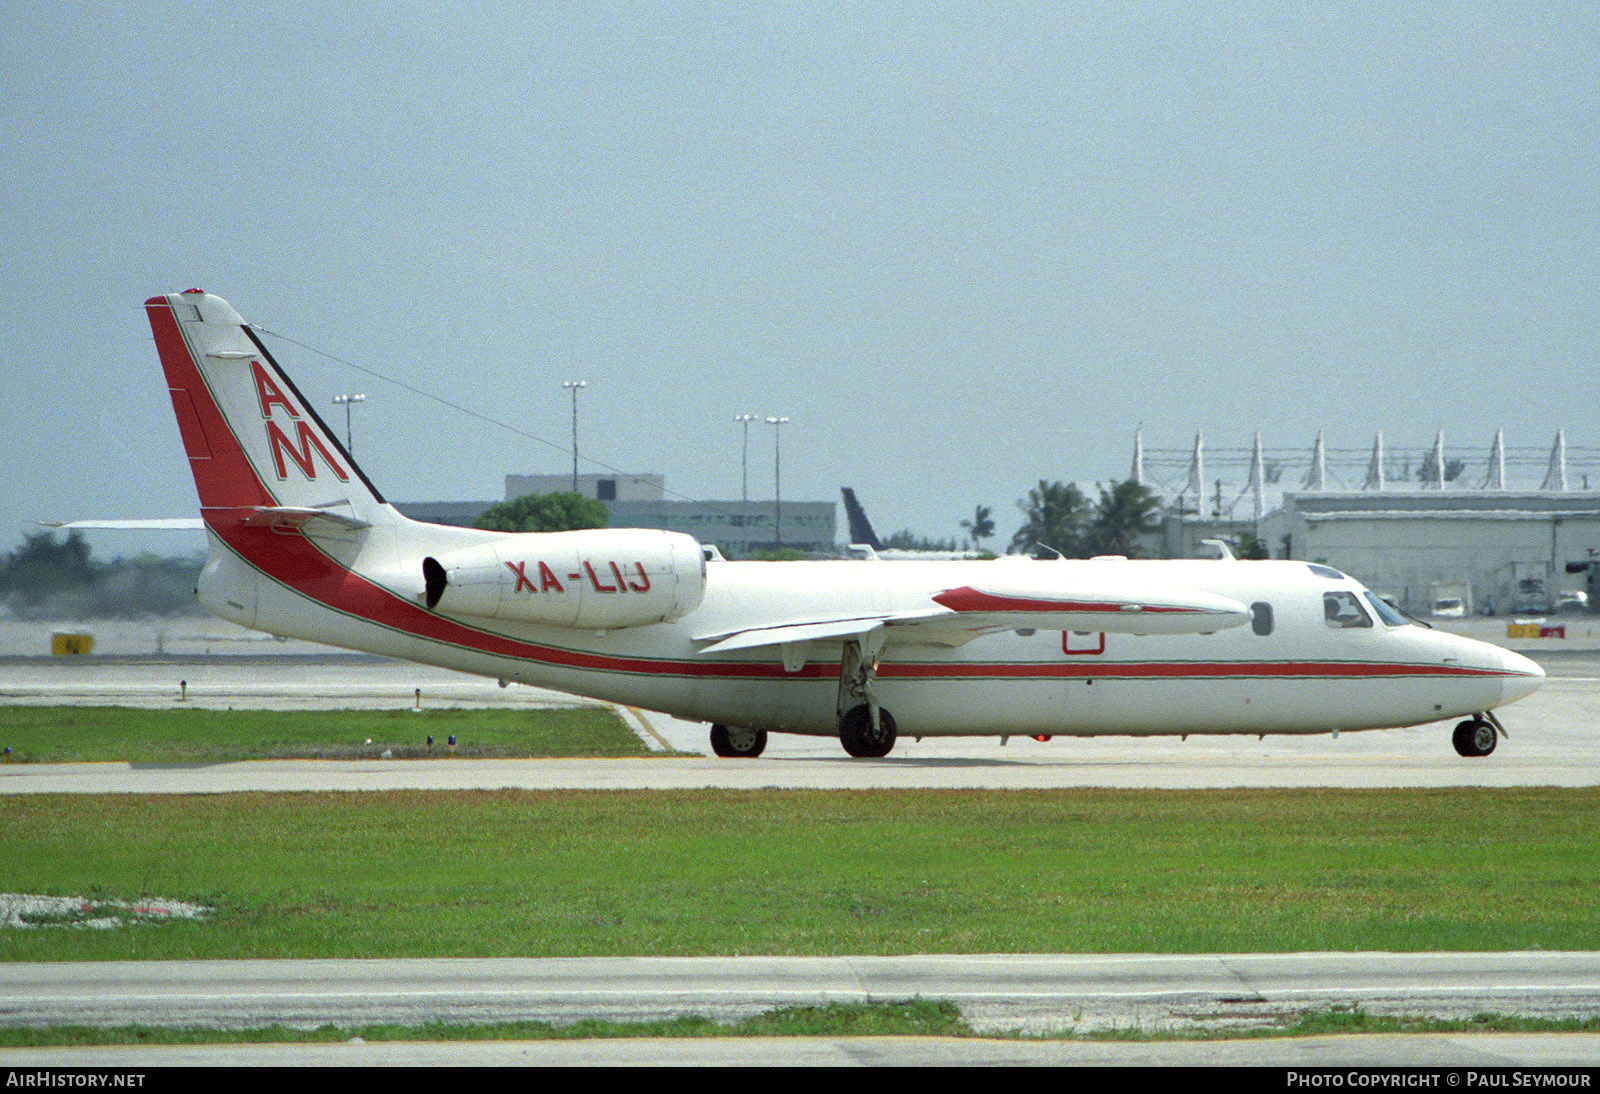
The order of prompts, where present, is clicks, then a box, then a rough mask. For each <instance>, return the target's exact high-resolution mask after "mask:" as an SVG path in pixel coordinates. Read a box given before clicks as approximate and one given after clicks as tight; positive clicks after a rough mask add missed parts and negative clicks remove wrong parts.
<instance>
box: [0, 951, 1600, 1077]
mask: <svg viewBox="0 0 1600 1094" xmlns="http://www.w3.org/2000/svg"><path fill="white" fill-rule="evenodd" d="M918 995H920V996H922V997H924V998H938V999H949V1000H952V1001H954V1002H955V1003H957V1004H958V1005H959V1006H960V1008H961V1011H962V1014H963V1015H964V1016H965V1017H966V1018H967V1020H968V1022H969V1023H970V1024H971V1025H972V1026H973V1027H974V1028H975V1029H977V1030H979V1031H980V1032H984V1033H989V1034H1005V1033H1022V1034H1048V1033H1059V1032H1085V1031H1092V1030H1096V1029H1108V1028H1123V1029H1126V1028H1134V1027H1137V1028H1141V1029H1145V1030H1161V1029H1174V1028H1183V1029H1187V1030H1195V1029H1199V1030H1213V1031H1218V1030H1222V1029H1240V1028H1270V1027H1271V1026H1273V1025H1276V1024H1279V1023H1280V1022H1281V1020H1283V1019H1285V1018H1288V1019H1292V1018H1293V1016H1294V1015H1295V1014H1297V1013H1298V1012H1299V1011H1301V1010H1302V1009H1303V1008H1308V1007H1309V1008H1321V1007H1326V1006H1332V1005H1341V1006H1359V1007H1360V1008H1361V1009H1362V1010H1363V1011H1365V1012H1366V1013H1368V1014H1373V1015H1408V1014H1419V1013H1426V1014H1433V1015H1438V1016H1444V1017H1466V1016H1469V1015H1472V1014H1475V1013H1478V1012H1481V1011H1497V1012H1501V1013H1505V1012H1508V1011H1515V1012H1519V1013H1523V1014H1528V1015H1538V1016H1547V1017H1561V1016H1567V1015H1572V1014H1585V1013H1593V1011H1594V1009H1595V1000H1596V999H1597V998H1600V954H1592V953H1571V954H1563V953H1517V954H1342V953H1313V954H1288V955H1276V954H1231V955H1218V954H1192V955H1159V954H1157V955H1151V954H1121V955H1083V954H1063V955H1051V954H1021V955H1007V954H995V955H978V956H960V955H945V956H905V957H831V958H741V959H734V958H720V957H707V958H643V957H633V958H556V959H541V960H534V959H484V960H468V959H442V960H410V961H150V962H83V963H72V962H63V963H59V964H16V965H0V1021H3V1022H4V1023H5V1024H7V1025H24V1026H25V1025H45V1024H51V1023H62V1022H73V1023H85V1024H97V1025H121V1024H125V1023H133V1022H139V1023H145V1024H150V1025H167V1026H178V1025H204V1026H218V1027H225V1028H226V1027H252V1026H260V1025H265V1024H268V1023H271V1022H280V1023H283V1024H286V1025H290V1026H301V1027H315V1026H318V1025H320V1024H322V1023H324V1022H335V1023H339V1024H342V1025H353V1024H357V1023H362V1022H394V1023H399V1024H407V1025H410V1024H420V1023H422V1022H427V1021H432V1020H440V1021H448V1022H478V1021H506V1020H535V1021H540V1020H542V1021H555V1022H565V1021H572V1020H576V1019H581V1018H605V1019H615V1020H625V1021H626V1020H648V1019H655V1018H662V1017H670V1016H673V1015H677V1014H701V1015H706V1016H709V1017H713V1018H716V1019H719V1020H725V1021H726V1020H736V1019H738V1018H742V1017H746V1016H748V1015H751V1014H755V1013H759V1012H760V1011H762V1010H765V1009H767V1008H769V1007H773V1006H785V1005H790V1006H793V1005H820V1004H825V1003H829V1002H846V1003H860V1002H870V1001H893V1000H901V999H908V998H912V997H914V996H918ZM252 1062H254V1063H272V1064H316V1065H328V1064H333V1065H374V1064H402V1063H404V1064H433V1063H437V1064H461V1063H545V1064H564V1065H575V1064H606V1065H617V1064H709V1063H717V1064H727V1065H746V1064H773V1063H802V1064H811V1063H823V1064H846V1065H878V1064H883V1065H907V1064H919V1063H942V1064H998V1063H1004V1064H1063V1063H1073V1064H1086V1063H1095V1064H1190V1065H1192V1064H1197V1063H1206V1064H1234V1065H1270V1066H1346V1065H1358V1066H1390V1067H1392V1066H1408V1067H1417V1066H1453V1067H1469V1066H1493V1067H1507V1066H1534V1067H1573V1066H1586V1067H1594V1066H1597V1065H1600V1035H1592V1034H1577V1035H1568V1034H1561V1035H1551V1034H1545V1035H1535V1036H1519V1037H1513V1036H1508V1035H1498V1034H1456V1035H1448V1036H1445V1035H1437V1036H1426V1037H1418V1036H1415V1035H1407V1036H1361V1037H1322V1038H1307V1039H1299V1040H1293V1041H1284V1040H1270V1041H1268V1040H1249V1041H1229V1042H1218V1041H1211V1042H1204V1043H1200V1044H1196V1043H1194V1042H1170V1043H1155V1044H1109V1043H1081V1042H1051V1043H1027V1042H1016V1041H987V1040H969V1039H947V1038H938V1039H912V1038H818V1039H810V1038H800V1039H792V1038H775V1039H766V1038H763V1039H748V1040H730V1041H712V1042H706V1041H684V1040H622V1041H610V1042H571V1043H525V1042H523V1043H512V1042H501V1043H495V1044H490V1045H474V1044H437V1045H427V1044H411V1045H394V1044H391V1045H370V1046H367V1045H348V1044H346V1045H310V1046H243V1045H229V1046H215V1047H204V1048H170V1049H169V1048H151V1047H146V1046H128V1047H120V1048H116V1047H114V1048H99V1049H72V1050H58V1049H10V1050H0V1066H12V1067H37V1066H64V1067H121V1066H141V1065H142V1066H151V1065H155V1066H160V1065H178V1064H218V1063H226V1064H234V1065H237V1064H240V1063H252Z"/></svg>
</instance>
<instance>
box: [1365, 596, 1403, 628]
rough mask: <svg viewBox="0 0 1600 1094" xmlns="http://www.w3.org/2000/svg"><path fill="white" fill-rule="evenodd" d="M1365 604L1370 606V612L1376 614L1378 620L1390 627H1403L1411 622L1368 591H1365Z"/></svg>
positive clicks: (1385, 601)
mask: <svg viewBox="0 0 1600 1094" xmlns="http://www.w3.org/2000/svg"><path fill="white" fill-rule="evenodd" d="M1367 603H1368V604H1371V605H1372V610H1373V611H1375V612H1377V613H1378V618H1379V619H1381V620H1383V621H1384V622H1385V623H1386V624H1388V625H1389V626H1391V627H1403V626H1405V625H1406V624H1407V623H1409V622H1411V620H1409V619H1407V618H1406V617H1405V616H1404V615H1402V614H1401V613H1400V612H1399V611H1398V610H1396V608H1395V606H1394V605H1393V604H1390V603H1389V602H1388V601H1387V600H1385V599H1384V598H1383V597H1381V596H1379V595H1378V594H1377V593H1375V592H1372V591H1371V590H1370V589H1369V590H1368V591H1367Z"/></svg>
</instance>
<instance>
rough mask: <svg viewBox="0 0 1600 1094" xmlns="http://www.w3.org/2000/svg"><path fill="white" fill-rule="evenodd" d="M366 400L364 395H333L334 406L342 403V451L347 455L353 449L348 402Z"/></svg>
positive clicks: (362, 401)
mask: <svg viewBox="0 0 1600 1094" xmlns="http://www.w3.org/2000/svg"><path fill="white" fill-rule="evenodd" d="M366 401H367V397H366V396H365V395H335V396H334V397H333V402H334V405H335V406H338V405H340V404H343V405H344V451H345V455H347V456H348V455H350V454H351V453H353V452H354V451H355V444H354V443H353V442H352V441H351V439H350V404H351V403H364V402H366Z"/></svg>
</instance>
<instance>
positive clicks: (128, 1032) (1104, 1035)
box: [0, 999, 1600, 1048]
mask: <svg viewBox="0 0 1600 1094" xmlns="http://www.w3.org/2000/svg"><path fill="white" fill-rule="evenodd" d="M1354 1033H1360V1034H1374V1033H1600V1018H1520V1017H1517V1016H1515V1015H1502V1014H1476V1015H1473V1016H1472V1017H1471V1018H1459V1019H1443V1018H1425V1017H1385V1016H1379V1015H1371V1014H1367V1013H1366V1012H1364V1011H1362V1010H1360V1009H1358V1008H1350V1007H1330V1008H1328V1009H1326V1010H1320V1011H1312V1012H1308V1013H1305V1014H1301V1015H1298V1016H1296V1017H1295V1018H1293V1020H1291V1021H1286V1022H1284V1023H1283V1024H1281V1025H1278V1026H1275V1027H1271V1028H1258V1027H1252V1028H1240V1027H1221V1028H1216V1029H1189V1030H1173V1029H1167V1028H1162V1029H1149V1030H1142V1029H1137V1028H1127V1027H1119V1028H1117V1029H1112V1030H1089V1031H1084V1032H1073V1033H1057V1034H1024V1033H1008V1034H979V1033H977V1032H975V1031H974V1030H973V1029H972V1027H971V1026H969V1025H968V1024H967V1022H966V1020H965V1019H963V1018H962V1017H961V1011H960V1008H958V1007H957V1006H956V1005H955V1004H954V1003H951V1002H948V1001H940V1000H931V999H911V1000H907V1001H905V1002H898V1003H865V1004H854V1003H830V1004H827V1005H826V1006H817V1007H777V1008H774V1009H772V1010H768V1011H764V1012H762V1013H761V1014H758V1015H755V1016H754V1017H751V1018H746V1019H744V1020H742V1021H738V1022H718V1021H715V1020H713V1019H710V1018H706V1017H704V1016H701V1015H684V1016H681V1017H678V1018H672V1019H667V1020H664V1021H655V1022H611V1021H603V1020H597V1019H583V1020H581V1021H577V1022H564V1023H560V1024H552V1023H550V1022H484V1023H476V1024H464V1023H458V1022H427V1023H423V1024H421V1025H415V1026H406V1025H396V1024H392V1023H391V1024H383V1025H359V1026H339V1025H334V1024H333V1023H328V1024H325V1025H321V1026H318V1027H317V1028H315V1029H299V1028H294V1027H290V1026H282V1025H270V1026H260V1027H256V1028H254V1029H215V1028H210V1027H203V1026H186V1027H166V1026H140V1025H131V1026H108V1027H100V1026H42V1027H27V1026H18V1027H11V1028H0V1048H36V1047H43V1046H60V1047H85V1046H92V1045H213V1044H342V1043H344V1042H346V1041H350V1040H352V1039H354V1038H357V1037H359V1038H361V1039H362V1040H363V1041H373V1042H376V1041H579V1040H589V1039H593V1038H599V1037H988V1038H994V1037H1002V1038H1004V1039H1006V1040H1017V1041H1029V1040H1073V1041H1220V1040H1243V1039H1252V1040H1253V1039H1259V1038H1267V1037H1327V1036H1337V1035H1340V1034H1354Z"/></svg>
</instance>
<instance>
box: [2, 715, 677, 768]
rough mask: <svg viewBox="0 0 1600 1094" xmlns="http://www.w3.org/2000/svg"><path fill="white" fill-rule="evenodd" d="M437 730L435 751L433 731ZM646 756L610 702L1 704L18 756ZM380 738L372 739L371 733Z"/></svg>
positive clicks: (220, 759) (186, 759) (212, 759)
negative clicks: (218, 706)
mask: <svg viewBox="0 0 1600 1094" xmlns="http://www.w3.org/2000/svg"><path fill="white" fill-rule="evenodd" d="M429 734H432V735H433V738H434V741H435V744H434V746H433V748H432V750H431V751H430V750H429V748H428V747H427V744H426V741H427V738H428V735H429ZM451 734H454V735H455V737H456V741H457V747H456V750H455V755H457V756H469V757H486V756H643V755H648V754H649V750H648V749H646V748H645V746H644V744H643V743H642V742H641V741H640V740H639V738H638V737H637V736H635V735H634V734H633V733H632V732H630V731H629V729H628V728H627V727H626V726H625V725H623V724H622V722H621V720H620V719H619V718H618V717H617V715H616V713H615V712H614V711H612V710H611V709H610V708H607V707H566V708H559V709H554V710H422V711H415V710H296V711H274V710H205V709H200V708H195V707H183V708H178V709H166V710H142V709H135V708H129V707H20V706H8V707H0V748H5V747H9V748H10V749H11V750H12V753H13V755H12V762H13V763H28V762H36V763H74V762H92V761H97V760H122V761H126V762H129V763H149V764H162V763H168V764H178V763H224V762H228V761H233V760H277V759H363V758H372V757H376V756H378V755H380V754H381V753H382V752H383V751H384V750H385V749H389V750H390V751H392V752H393V753H394V754H395V755H396V756H401V757H419V756H428V755H433V756H449V755H450V754H451V752H450V749H449V748H448V747H447V745H446V743H445V742H446V741H447V740H448V739H449V737H450V735H451ZM369 739H370V740H371V742H372V743H371V744H367V743H366V742H367V741H368V740H369Z"/></svg>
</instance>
